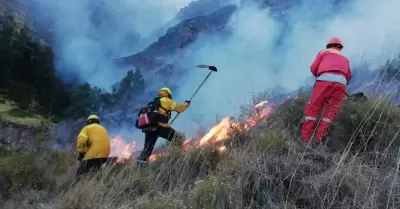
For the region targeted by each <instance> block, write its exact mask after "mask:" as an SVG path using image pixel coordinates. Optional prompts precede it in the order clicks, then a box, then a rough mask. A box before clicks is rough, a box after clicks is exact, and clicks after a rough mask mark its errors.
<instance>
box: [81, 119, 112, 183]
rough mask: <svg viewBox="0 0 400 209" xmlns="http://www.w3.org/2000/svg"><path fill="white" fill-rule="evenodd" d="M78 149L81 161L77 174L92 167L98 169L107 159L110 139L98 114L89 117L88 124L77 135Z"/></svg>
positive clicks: (83, 172)
mask: <svg viewBox="0 0 400 209" xmlns="http://www.w3.org/2000/svg"><path fill="white" fill-rule="evenodd" d="M76 149H77V151H78V153H79V157H78V160H79V161H81V164H80V166H79V168H78V170H77V176H80V175H82V174H85V173H87V172H89V171H90V170H91V169H94V170H98V169H99V168H100V167H101V166H102V165H103V164H104V163H105V162H106V161H107V158H108V156H109V154H110V150H111V144H110V139H109V137H108V132H107V130H106V128H104V127H103V126H102V125H100V120H99V118H98V117H97V116H96V115H90V116H89V117H88V120H87V125H86V126H85V127H83V128H82V130H81V132H80V133H79V135H78V137H77V142H76Z"/></svg>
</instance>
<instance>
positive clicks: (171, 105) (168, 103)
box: [158, 91, 189, 127]
mask: <svg viewBox="0 0 400 209" xmlns="http://www.w3.org/2000/svg"><path fill="white" fill-rule="evenodd" d="M158 96H159V97H162V98H161V99H160V105H161V107H159V108H158V112H159V113H160V114H161V115H164V116H166V117H168V118H170V117H171V111H175V112H178V113H181V112H184V111H185V110H186V109H187V108H188V107H189V104H188V103H186V102H185V103H183V104H177V103H176V102H175V101H174V100H172V99H170V98H168V94H167V93H166V92H165V91H159V92H158ZM158 125H159V126H163V127H171V126H170V125H169V124H168V123H163V122H158Z"/></svg>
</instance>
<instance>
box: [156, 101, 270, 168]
mask: <svg viewBox="0 0 400 209" xmlns="http://www.w3.org/2000/svg"><path fill="white" fill-rule="evenodd" d="M254 109H255V113H253V114H251V115H250V117H248V118H247V119H246V120H245V121H244V122H242V123H233V122H232V118H231V117H225V118H223V119H222V120H221V121H220V122H219V123H218V124H217V125H215V126H214V127H212V128H211V129H210V131H209V132H208V133H207V134H206V135H204V136H203V137H202V138H201V139H200V140H199V141H198V143H197V146H195V147H204V146H208V145H211V144H216V143H218V142H222V141H225V140H227V139H228V136H229V133H230V131H231V130H232V128H236V129H237V130H239V131H240V132H243V131H246V130H248V129H250V128H252V127H254V126H255V125H257V124H258V123H260V122H262V121H263V120H265V119H266V118H267V117H268V116H269V115H270V114H271V113H272V111H273V106H271V105H268V101H262V102H260V103H258V104H256V105H255V106H254ZM191 140H192V139H188V140H186V141H185V142H184V146H183V149H184V150H186V149H188V148H189V147H190V146H188V145H189V143H188V141H191ZM226 149H227V148H226V146H224V145H221V146H220V147H219V148H218V151H220V152H224V151H226ZM162 154H163V153H156V154H153V155H151V156H150V158H149V161H150V162H152V161H154V160H156V159H157V158H158V157H159V156H161V155H162Z"/></svg>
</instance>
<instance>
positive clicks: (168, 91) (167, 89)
mask: <svg viewBox="0 0 400 209" xmlns="http://www.w3.org/2000/svg"><path fill="white" fill-rule="evenodd" d="M160 91H166V92H167V93H168V94H169V95H172V92H171V89H169V88H167V87H164V88H162V89H160Z"/></svg>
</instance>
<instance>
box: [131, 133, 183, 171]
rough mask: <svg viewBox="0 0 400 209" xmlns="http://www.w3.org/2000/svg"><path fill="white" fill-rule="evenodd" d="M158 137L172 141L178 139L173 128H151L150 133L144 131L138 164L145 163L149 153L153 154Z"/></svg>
mask: <svg viewBox="0 0 400 209" xmlns="http://www.w3.org/2000/svg"><path fill="white" fill-rule="evenodd" d="M158 137H162V138H164V139H166V140H168V141H172V140H173V139H174V137H178V134H177V132H176V131H175V130H174V129H173V128H170V127H161V126H159V127H157V128H153V129H152V130H150V131H145V139H144V148H143V150H142V153H140V156H139V159H138V161H139V162H140V163H146V162H147V160H148V159H149V157H150V155H151V153H152V152H153V149H154V145H155V144H156V142H157V139H158ZM179 140H182V139H179Z"/></svg>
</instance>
